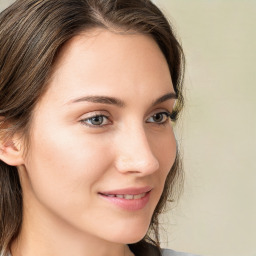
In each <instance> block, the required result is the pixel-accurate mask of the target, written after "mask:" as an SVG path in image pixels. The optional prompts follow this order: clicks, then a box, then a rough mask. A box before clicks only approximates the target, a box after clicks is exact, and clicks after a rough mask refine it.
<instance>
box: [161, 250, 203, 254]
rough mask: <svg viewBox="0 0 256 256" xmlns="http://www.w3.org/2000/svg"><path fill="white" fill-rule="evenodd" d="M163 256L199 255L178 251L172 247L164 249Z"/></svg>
mask: <svg viewBox="0 0 256 256" xmlns="http://www.w3.org/2000/svg"><path fill="white" fill-rule="evenodd" d="M162 256H199V255H195V254H191V253H185V252H176V251H173V250H171V249H162Z"/></svg>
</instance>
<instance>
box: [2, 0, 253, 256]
mask: <svg viewBox="0 0 256 256" xmlns="http://www.w3.org/2000/svg"><path fill="white" fill-rule="evenodd" d="M127 1H129V0H127ZM11 2H13V1H10V0H0V9H3V8H4V7H6V6H7V5H8V4H10V3H11ZM154 2H156V3H157V4H158V5H159V6H160V7H161V8H162V10H163V11H164V13H165V14H166V15H167V16H168V17H169V19H170V21H171V22H172V24H173V25H174V27H175V30H176V31H177V34H178V36H179V38H180V39H181V42H182V45H183V47H184V52H185V55H186V60H187V67H186V78H185V99H186V107H185V111H184V113H183V117H182V122H181V123H180V124H179V125H177V126H176V127H175V132H176V135H177V140H178V142H179V143H180V147H181V149H182V151H183V158H184V169H185V174H186V176H185V177H186V179H185V188H184V193H183V196H182V197H181V199H180V202H179V204H178V206H177V207H176V208H174V209H173V210H172V211H170V212H168V213H167V214H166V215H165V216H163V218H162V226H163V231H162V234H163V236H162V246H163V247H169V248H172V249H175V250H179V251H187V252H191V253H197V254H201V255H205V256H256V220H255V219H256V149H255V148H256V132H255V131H256V114H255V112H256V68H255V66H256V65H255V62H256V28H255V27H256V1H254V0H251V1H249V0H225V1H224V0H191V1H189V0H156V1H154Z"/></svg>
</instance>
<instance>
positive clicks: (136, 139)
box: [116, 125, 159, 174]
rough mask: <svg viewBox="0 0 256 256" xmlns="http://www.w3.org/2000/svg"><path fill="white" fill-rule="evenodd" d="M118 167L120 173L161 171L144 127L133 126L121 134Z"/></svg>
mask: <svg viewBox="0 0 256 256" xmlns="http://www.w3.org/2000/svg"><path fill="white" fill-rule="evenodd" d="M119 136H120V137H121V138H119V139H120V140H119V145H118V153H117V154H118V155H117V160H116V167H117V169H118V170H119V171H120V172H137V173H142V174H150V173H153V172H155V171H156V170H158V169H159V162H158V159H157V158H156V157H155V155H154V153H153V151H152V149H151V146H150V143H149V140H148V138H147V135H146V132H145V129H144V128H143V125H132V126H129V127H127V128H126V129H124V130H123V131H122V132H121V134H119Z"/></svg>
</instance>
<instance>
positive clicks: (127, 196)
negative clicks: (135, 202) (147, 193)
mask: <svg viewBox="0 0 256 256" xmlns="http://www.w3.org/2000/svg"><path fill="white" fill-rule="evenodd" d="M133 197H134V196H133V195H124V199H129V200H131V199H133Z"/></svg>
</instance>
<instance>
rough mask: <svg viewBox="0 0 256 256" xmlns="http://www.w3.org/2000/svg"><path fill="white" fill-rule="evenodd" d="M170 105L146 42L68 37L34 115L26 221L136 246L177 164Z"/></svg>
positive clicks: (164, 69) (167, 80) (157, 59)
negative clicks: (31, 216)
mask: <svg viewBox="0 0 256 256" xmlns="http://www.w3.org/2000/svg"><path fill="white" fill-rule="evenodd" d="M174 97H175V94H174V89H173V86H172V81H171V77H170V72H169V69H168V66H167V63H166V60H165V58H164V56H163V54H162V53H161V51H160V49H159V48H158V46H157V44H156V43H155V42H154V40H153V39H151V38H150V37H148V36H145V35H139V34H133V35H121V34H115V33H112V32H109V31H106V30H94V31H91V32H90V33H85V34H81V35H80V36H77V37H75V38H73V39H72V40H71V41H70V42H69V43H68V44H67V45H66V46H65V48H64V49H63V50H62V52H61V54H60V57H59V58H58V61H57V63H56V65H55V71H54V74H53V76H52V79H51V81H50V83H49V88H48V90H47V92H46V93H45V94H44V95H43V96H42V98H41V100H40V101H39V103H38V104H37V106H36V108H35V111H34V115H33V120H32V126H31V134H30V146H29V149H28V154H27V155H26V156H25V157H24V166H25V168H23V170H22V168H20V175H21V180H22V186H23V192H24V205H25V207H24V213H25V216H29V215H30V213H31V215H32V214H34V215H33V216H34V217H33V218H37V222H38V223H40V222H42V221H44V222H45V223H51V225H52V227H53V226H54V225H55V226H54V228H55V229H56V228H57V227H58V225H59V226H60V225H63V226H65V229H66V230H73V231H76V232H80V233H81V234H83V235H85V236H91V237H95V238H97V239H102V240H107V241H111V242H115V243H134V242H137V241H138V240H140V239H142V238H143V236H144V235H145V233H146V232H147V229H148V227H149V224H150V220H151V217H152V214H153V211H154V209H155V207H156V205H157V203H158V201H159V199H160V196H161V194H162V191H163V188H164V183H165V180H166V176H167V174H168V172H169V171H170V169H171V167H172V165H173V163H174V160H175V156H176V143H175V138H174V134H173V129H172V124H171V121H170V118H169V116H168V115H169V114H170V113H171V112H172V110H173V106H174V101H175V99H174Z"/></svg>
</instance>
